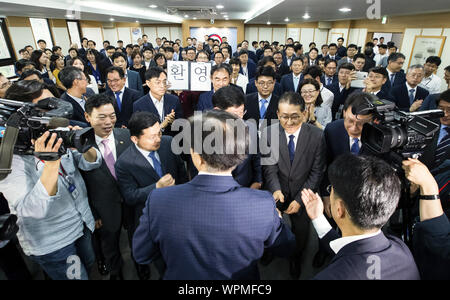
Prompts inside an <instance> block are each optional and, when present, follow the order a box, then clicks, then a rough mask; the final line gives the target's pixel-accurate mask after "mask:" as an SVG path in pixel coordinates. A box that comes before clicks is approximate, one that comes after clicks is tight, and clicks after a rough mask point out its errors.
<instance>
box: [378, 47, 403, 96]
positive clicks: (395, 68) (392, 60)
mask: <svg viewBox="0 0 450 300" xmlns="http://www.w3.org/2000/svg"><path fill="white" fill-rule="evenodd" d="M405 59H406V58H405V56H404V55H403V54H401V53H392V54H391V55H389V57H388V59H387V61H388V66H387V67H386V70H387V71H388V75H389V76H388V80H387V81H386V83H385V84H384V85H383V91H384V92H385V93H390V92H391V89H392V88H394V87H396V86H398V85H402V84H404V83H405V81H406V77H405V72H404V71H403V69H402V68H403V64H404V63H405Z"/></svg>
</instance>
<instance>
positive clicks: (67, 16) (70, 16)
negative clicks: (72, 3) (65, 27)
mask: <svg viewBox="0 0 450 300" xmlns="http://www.w3.org/2000/svg"><path fill="white" fill-rule="evenodd" d="M73 17H74V15H66V18H73Z"/></svg>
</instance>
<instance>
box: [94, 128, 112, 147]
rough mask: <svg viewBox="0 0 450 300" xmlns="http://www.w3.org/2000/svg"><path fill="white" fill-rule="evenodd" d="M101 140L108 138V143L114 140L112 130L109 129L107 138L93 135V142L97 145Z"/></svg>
mask: <svg viewBox="0 0 450 300" xmlns="http://www.w3.org/2000/svg"><path fill="white" fill-rule="evenodd" d="M103 140H108V143H110V142H114V132H113V131H111V134H110V135H109V136H108V137H107V138H101V137H99V136H98V135H95V142H96V143H97V145H100V144H101V143H102V141H103Z"/></svg>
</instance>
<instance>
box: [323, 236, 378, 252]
mask: <svg viewBox="0 0 450 300" xmlns="http://www.w3.org/2000/svg"><path fill="white" fill-rule="evenodd" d="M380 233H381V230H378V231H377V232H375V233H368V234H361V235H352V236H347V237H342V238H340V239H337V240H334V241H331V242H330V248H331V249H332V250H333V251H334V253H336V254H337V253H338V252H339V251H340V250H341V249H342V248H344V247H345V246H347V245H348V244H350V243H353V242H356V241H359V240H363V239H367V238H371V237H374V236H376V235H379V234H380Z"/></svg>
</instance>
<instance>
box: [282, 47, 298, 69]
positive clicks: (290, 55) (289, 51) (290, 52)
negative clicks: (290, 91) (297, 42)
mask: <svg viewBox="0 0 450 300" xmlns="http://www.w3.org/2000/svg"><path fill="white" fill-rule="evenodd" d="M284 50H285V53H286V55H285V56H284V57H283V63H284V65H286V66H288V67H290V66H291V64H292V61H293V59H294V57H295V49H294V45H287V46H286V48H285V49H284Z"/></svg>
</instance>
